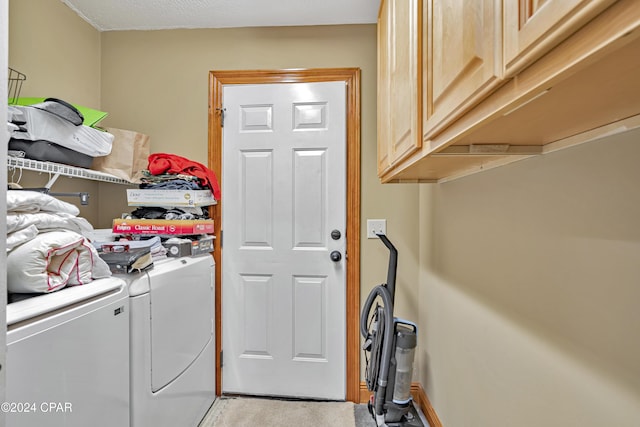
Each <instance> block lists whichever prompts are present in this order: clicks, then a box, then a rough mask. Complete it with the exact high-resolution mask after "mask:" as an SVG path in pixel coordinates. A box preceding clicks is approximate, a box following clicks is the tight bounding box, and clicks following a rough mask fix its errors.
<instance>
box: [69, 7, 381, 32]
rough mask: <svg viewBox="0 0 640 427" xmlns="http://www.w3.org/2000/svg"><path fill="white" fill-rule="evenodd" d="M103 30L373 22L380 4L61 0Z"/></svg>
mask: <svg viewBox="0 0 640 427" xmlns="http://www.w3.org/2000/svg"><path fill="white" fill-rule="evenodd" d="M62 1H63V2H64V3H65V4H66V5H68V6H69V7H70V8H71V9H73V10H74V11H75V12H76V13H77V14H78V15H80V16H81V17H82V18H83V19H84V20H85V21H87V22H88V23H90V24H91V25H92V26H93V27H95V28H96V29H97V30H99V31H114V30H161V29H172V28H225V27H271V26H291V25H335V24H372V23H375V22H376V18H377V15H378V7H379V5H380V0H270V1H267V0H62Z"/></svg>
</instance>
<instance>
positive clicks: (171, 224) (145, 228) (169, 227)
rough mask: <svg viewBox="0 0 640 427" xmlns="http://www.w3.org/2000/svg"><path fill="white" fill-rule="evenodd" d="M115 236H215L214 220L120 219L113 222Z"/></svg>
mask: <svg viewBox="0 0 640 427" xmlns="http://www.w3.org/2000/svg"><path fill="white" fill-rule="evenodd" d="M112 232H113V233H115V234H162V235H181V234H182V235H192V234H213V232H214V229H213V220H212V219H194V220H188V219H120V218H116V219H114V220H113V229H112Z"/></svg>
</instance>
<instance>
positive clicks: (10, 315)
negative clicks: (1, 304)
mask: <svg viewBox="0 0 640 427" xmlns="http://www.w3.org/2000/svg"><path fill="white" fill-rule="evenodd" d="M128 390H129V299H128V293H127V286H126V283H125V282H124V281H123V280H121V279H117V278H114V277H110V278H106V279H99V280H94V281H93V282H91V283H88V284H86V285H82V286H73V287H68V288H64V289H61V290H59V291H56V292H53V293H50V294H43V295H38V296H34V297H31V298H28V299H23V300H21V301H18V302H14V303H11V304H9V305H7V370H6V393H7V395H6V401H7V402H8V403H6V404H4V406H3V412H5V413H6V425H7V427H40V426H47V427H85V426H89V425H90V426H96V427H111V426H128V425H129V395H128Z"/></svg>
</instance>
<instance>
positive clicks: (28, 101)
mask: <svg viewBox="0 0 640 427" xmlns="http://www.w3.org/2000/svg"><path fill="white" fill-rule="evenodd" d="M45 99H46V98H18V99H17V100H16V101H15V102H14V104H13V105H23V106H26V105H33V104H38V103H40V102H44V100H45ZM71 105H73V106H74V107H76V108H77V109H78V110H79V111H80V112H81V113H82V115H83V116H84V122H83V125H85V126H90V127H96V124H98V122H100V120H102V119H104V118H105V117H107V114H109V113H105V112H104V111H98V110H94V109H93V108H89V107H84V106H82V105H77V104H73V103H71Z"/></svg>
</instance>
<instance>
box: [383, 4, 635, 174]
mask: <svg viewBox="0 0 640 427" xmlns="http://www.w3.org/2000/svg"><path fill="white" fill-rule="evenodd" d="M416 10H417V11H418V13H420V15H421V16H418V17H416V16H415V15H413V13H415V11H416ZM401 11H403V12H401ZM379 17H380V20H379V26H378V31H379V33H378V36H379V40H378V42H379V44H378V46H379V54H380V56H379V64H378V66H379V75H378V78H379V80H378V91H379V92H378V96H379V98H378V119H379V121H378V138H379V140H378V143H379V144H378V150H379V151H378V154H379V164H378V173H379V176H380V179H381V181H382V182H443V181H446V180H449V179H453V178H456V177H460V176H464V175H467V174H470V173H474V172H478V171H481V170H486V169H489V168H492V167H495V166H499V165H503V164H506V163H510V162H513V161H516V160H520V159H523V158H526V157H530V156H535V155H539V154H544V153H547V152H551V151H554V150H556V149H560V148H564V147H567V146H571V145H575V144H578V143H581V142H585V141H588V140H592V139H594V138H598V137H600V136H604V135H609V134H611V133H615V132H620V131H624V130H625V129H629V128H632V127H638V126H640V101H639V100H640V79H639V78H638V77H637V76H639V75H640V1H638V0H618V1H612V0H474V1H463V0H456V1H452V0H382V4H381V9H380V15H379ZM416 37H418V41H416ZM416 46H418V48H419V50H418V51H417V52H416ZM402 52H405V53H406V54H407V55H408V56H407V55H403V53H402ZM411 57H413V58H414V60H417V61H418V63H415V61H414V60H412V59H411ZM416 73H419V74H418V75H417V77H416V78H415V79H413V78H414V76H415V75H416ZM416 118H419V120H418V123H416V122H415V121H414V120H415V119H416ZM416 133H418V135H421V136H422V138H416Z"/></svg>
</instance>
